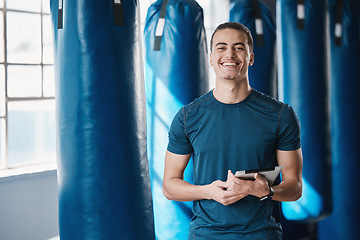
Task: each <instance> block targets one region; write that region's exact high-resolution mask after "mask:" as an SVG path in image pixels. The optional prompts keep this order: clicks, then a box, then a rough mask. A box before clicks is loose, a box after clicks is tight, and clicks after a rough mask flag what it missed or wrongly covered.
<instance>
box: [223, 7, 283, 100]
mask: <svg viewBox="0 0 360 240" xmlns="http://www.w3.org/2000/svg"><path fill="white" fill-rule="evenodd" d="M230 21H232V22H239V23H242V24H244V25H245V26H246V27H248V28H249V29H250V31H251V34H252V35H253V38H254V55H255V62H254V65H253V66H251V67H250V68H249V79H250V85H251V86H252V87H253V88H255V89H257V90H259V91H261V92H263V93H265V94H267V95H270V96H272V97H275V98H276V97H277V81H276V66H275V62H276V61H275V60H276V59H275V58H276V55H275V53H276V31H275V24H274V21H273V18H272V15H271V13H270V11H269V9H268V8H267V7H266V6H265V4H263V3H262V2H261V1H259V0H235V1H233V2H232V4H231V7H230Z"/></svg>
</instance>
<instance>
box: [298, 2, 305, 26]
mask: <svg viewBox="0 0 360 240" xmlns="http://www.w3.org/2000/svg"><path fill="white" fill-rule="evenodd" d="M297 26H298V29H304V28H305V5H304V0H297Z"/></svg>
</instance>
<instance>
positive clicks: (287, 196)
mask: <svg viewBox="0 0 360 240" xmlns="http://www.w3.org/2000/svg"><path fill="white" fill-rule="evenodd" d="M273 190H274V195H273V200H275V201H281V202H290V201H296V200H298V199H299V198H300V197H301V195H302V183H301V181H298V180H292V179H289V180H286V181H283V182H281V183H280V184H279V185H277V186H274V187H273Z"/></svg>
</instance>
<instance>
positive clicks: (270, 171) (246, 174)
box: [235, 166, 282, 186]
mask: <svg viewBox="0 0 360 240" xmlns="http://www.w3.org/2000/svg"><path fill="white" fill-rule="evenodd" d="M281 169H282V166H276V167H273V168H263V169H252V170H243V171H237V172H236V173H235V177H238V178H241V179H245V180H254V174H255V173H260V174H261V175H262V176H264V177H265V178H266V180H268V182H269V185H270V186H271V185H273V183H274V181H275V179H276V178H277V177H278V176H279V173H280V170H281Z"/></svg>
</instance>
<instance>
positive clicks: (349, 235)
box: [319, 0, 360, 240]
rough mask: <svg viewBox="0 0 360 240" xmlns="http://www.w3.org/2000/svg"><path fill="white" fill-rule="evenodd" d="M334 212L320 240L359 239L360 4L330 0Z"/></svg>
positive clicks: (352, 0) (322, 224) (321, 225)
mask: <svg viewBox="0 0 360 240" xmlns="http://www.w3.org/2000/svg"><path fill="white" fill-rule="evenodd" d="M328 3H329V4H328V5H329V13H330V46H331V48H330V49H331V120H332V122H331V130H332V138H331V139H332V157H333V161H332V162H333V164H332V167H333V168H332V171H333V178H332V179H333V201H334V209H333V213H332V214H331V216H330V217H329V218H327V219H325V220H324V221H321V222H320V223H319V239H321V240H336V239H344V240H348V239H349V240H350V239H360V228H359V224H360V220H359V213H360V205H359V199H360V192H359V189H360V181H359V180H358V179H357V177H356V176H357V174H358V173H359V172H360V161H359V160H360V153H359V146H360V138H359V136H360V125H359V123H360V111H359V103H360V95H359V90H360V68H359V63H360V3H359V2H358V1H355V0H328Z"/></svg>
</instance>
